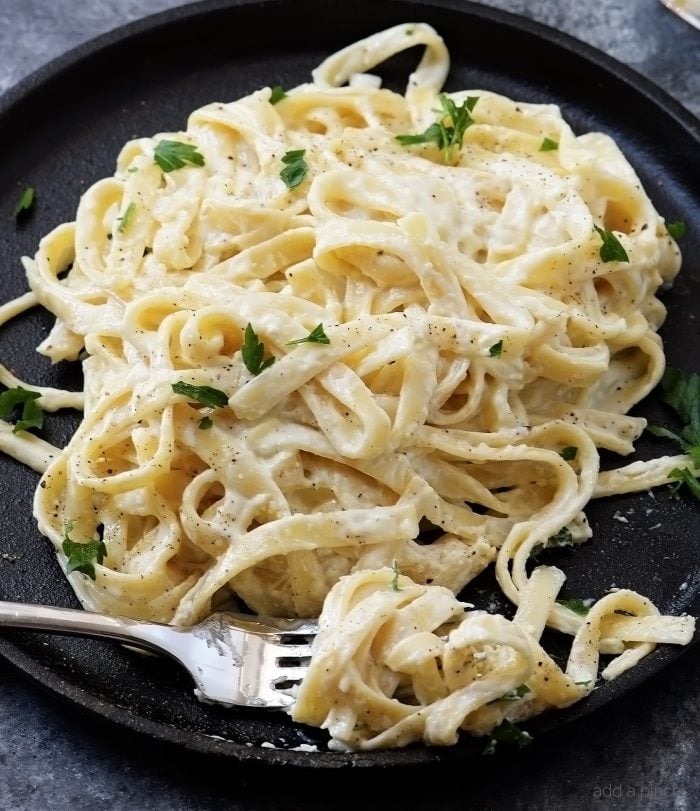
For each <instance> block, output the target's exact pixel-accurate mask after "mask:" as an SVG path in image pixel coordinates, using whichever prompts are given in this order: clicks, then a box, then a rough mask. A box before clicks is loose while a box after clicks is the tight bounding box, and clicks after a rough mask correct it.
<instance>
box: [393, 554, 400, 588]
mask: <svg viewBox="0 0 700 811" xmlns="http://www.w3.org/2000/svg"><path fill="white" fill-rule="evenodd" d="M391 568H392V569H393V570H394V576H393V577H392V579H391V590H392V591H401V586H399V576H400V574H401V569H399V564H398V562H397V561H394V562H393V563H392V564H391Z"/></svg>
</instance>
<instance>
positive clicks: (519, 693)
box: [501, 684, 532, 701]
mask: <svg viewBox="0 0 700 811" xmlns="http://www.w3.org/2000/svg"><path fill="white" fill-rule="evenodd" d="M531 692H532V690H531V689H530V688H529V687H528V686H527V684H521V685H520V687H516V688H515V690H510V691H509V692H508V693H505V694H504V695H502V696H501V699H502V700H504V701H519V700H520V699H521V698H525V696H526V695H527V694H528V693H531Z"/></svg>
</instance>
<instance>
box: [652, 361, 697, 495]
mask: <svg viewBox="0 0 700 811" xmlns="http://www.w3.org/2000/svg"><path fill="white" fill-rule="evenodd" d="M661 386H662V388H663V391H664V395H663V399H664V401H665V402H667V403H668V404H669V405H670V406H671V408H673V409H674V411H675V412H676V413H677V414H678V416H679V417H680V418H681V420H682V421H683V422H684V423H685V425H684V427H683V428H682V429H681V431H680V433H675V432H674V431H671V430H669V429H668V428H663V427H662V426H658V425H650V426H648V428H647V431H649V432H650V433H652V434H654V435H655V436H660V437H664V438H666V439H671V440H672V441H673V442H675V443H677V444H678V445H679V446H680V448H681V450H682V451H683V452H684V453H687V454H688V456H689V457H690V460H691V462H692V464H693V467H695V468H700V376H699V375H697V374H691V375H688V376H687V377H686V375H685V374H684V373H683V372H681V371H680V369H672V368H668V369H666V372H665V373H664V376H663V378H662V379H661ZM669 476H670V477H671V478H673V479H677V480H678V485H677V486H676V487H677V488H678V487H680V486H681V485H683V484H685V485H686V486H687V487H688V489H689V490H690V492H691V493H692V494H693V495H694V496H695V498H697V499H700V482H698V480H697V478H696V477H695V476H693V474H692V472H691V471H690V470H688V469H687V468H674V469H673V470H672V471H670V473H669Z"/></svg>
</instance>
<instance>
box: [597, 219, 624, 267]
mask: <svg viewBox="0 0 700 811" xmlns="http://www.w3.org/2000/svg"><path fill="white" fill-rule="evenodd" d="M593 228H595V230H596V231H597V232H598V236H599V237H600V238H601V239H602V240H603V244H602V245H601V246H600V258H601V259H602V260H603V262H629V261H630V258H629V256H627V251H626V250H625V249H624V246H623V245H622V243H621V242H620V240H619V239H618V238H617V237H616V236H615V234H613V232H612V231H605V230H603V229H602V228H599V227H598V226H597V225H594V226H593Z"/></svg>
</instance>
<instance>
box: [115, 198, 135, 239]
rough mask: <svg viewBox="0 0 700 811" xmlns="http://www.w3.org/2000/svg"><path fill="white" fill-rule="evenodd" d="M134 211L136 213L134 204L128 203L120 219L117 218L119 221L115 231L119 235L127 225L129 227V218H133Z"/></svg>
mask: <svg viewBox="0 0 700 811" xmlns="http://www.w3.org/2000/svg"><path fill="white" fill-rule="evenodd" d="M134 211H136V203H129V205H128V206H127V207H126V210H125V211H124V213H123V214H122V215H121V217H117V219H118V220H119V225H118V226H117V231H119V233H120V234H123V233H124V231H125V229H126V227H127V225H129V222H130V220H131V218H132V217H133V216H134Z"/></svg>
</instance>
